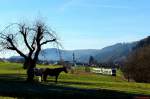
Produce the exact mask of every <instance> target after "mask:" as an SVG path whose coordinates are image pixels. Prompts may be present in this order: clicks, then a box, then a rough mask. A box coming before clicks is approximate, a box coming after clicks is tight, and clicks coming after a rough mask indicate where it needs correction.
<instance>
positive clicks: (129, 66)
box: [123, 37, 150, 83]
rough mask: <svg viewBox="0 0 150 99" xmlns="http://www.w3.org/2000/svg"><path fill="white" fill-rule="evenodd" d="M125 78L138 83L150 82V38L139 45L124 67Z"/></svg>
mask: <svg viewBox="0 0 150 99" xmlns="http://www.w3.org/2000/svg"><path fill="white" fill-rule="evenodd" d="M123 73H124V76H125V77H126V78H127V79H128V80H130V79H132V80H134V81H136V82H146V83H147V82H150V37H148V38H146V39H143V40H141V41H139V42H138V43H137V46H136V47H135V48H134V50H133V52H132V53H130V55H129V56H128V58H127V61H126V62H125V64H124V67H123Z"/></svg>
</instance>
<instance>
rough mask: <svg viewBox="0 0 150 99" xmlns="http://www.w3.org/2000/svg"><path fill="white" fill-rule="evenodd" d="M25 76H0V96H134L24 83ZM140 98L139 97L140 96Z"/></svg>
mask: <svg viewBox="0 0 150 99" xmlns="http://www.w3.org/2000/svg"><path fill="white" fill-rule="evenodd" d="M25 78H26V75H17V74H0V96H9V97H16V98H19V99H46V98H48V99H50V98H52V99H66V98H67V99H68V98H70V99H78V98H80V99H91V98H93V99H103V98H106V99H133V97H135V96H137V95H135V94H127V93H124V92H119V91H112V90H104V89H98V90H96V89H81V88H73V87H68V86H65V85H68V84H71V83H72V84H81V85H82V84H87V85H88V84H90V83H78V82H60V83H61V84H64V85H60V84H55V83H47V82H45V83H38V82H34V83H26V82H25ZM140 96H141V95H140Z"/></svg>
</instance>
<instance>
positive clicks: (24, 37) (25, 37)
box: [20, 25, 33, 51]
mask: <svg viewBox="0 0 150 99" xmlns="http://www.w3.org/2000/svg"><path fill="white" fill-rule="evenodd" d="M20 33H21V34H22V36H23V39H24V42H25V44H26V46H27V48H28V49H29V50H30V51H32V50H33V49H32V48H31V47H30V45H29V43H28V41H27V28H25V25H23V26H21V29H20Z"/></svg>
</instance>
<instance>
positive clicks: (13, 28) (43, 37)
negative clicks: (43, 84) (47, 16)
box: [0, 21, 58, 78]
mask: <svg viewBox="0 0 150 99" xmlns="http://www.w3.org/2000/svg"><path fill="white" fill-rule="evenodd" d="M52 43H57V44H58V42H57V36H56V33H55V31H53V30H52V29H51V28H48V26H47V25H46V24H45V23H43V22H42V21H36V23H35V24H33V25H27V24H18V23H15V24H11V25H9V26H8V27H6V28H5V29H4V30H3V31H2V32H1V33H0V46H1V48H3V49H8V50H12V51H15V52H17V53H18V54H19V55H20V56H22V57H23V58H24V59H25V62H24V68H27V69H28V72H29V74H30V75H28V76H33V75H31V69H32V68H34V67H35V66H36V62H37V60H38V55H39V53H40V51H41V49H42V47H43V46H44V45H47V44H52ZM32 78H33V77H32Z"/></svg>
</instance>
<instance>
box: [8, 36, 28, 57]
mask: <svg viewBox="0 0 150 99" xmlns="http://www.w3.org/2000/svg"><path fill="white" fill-rule="evenodd" d="M12 40H13V39H11V38H10V37H9V36H8V37H7V41H8V42H9V43H10V45H11V46H10V47H9V46H8V47H7V48H8V49H11V50H15V51H16V52H17V53H18V54H20V56H22V57H24V58H27V56H26V55H24V54H23V53H22V52H21V51H20V50H19V49H18V48H17V47H16V46H15V45H14V43H13V41H12Z"/></svg>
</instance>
